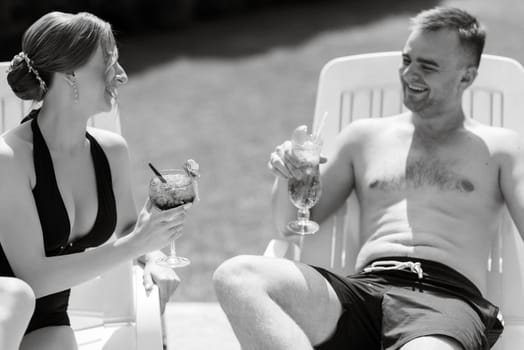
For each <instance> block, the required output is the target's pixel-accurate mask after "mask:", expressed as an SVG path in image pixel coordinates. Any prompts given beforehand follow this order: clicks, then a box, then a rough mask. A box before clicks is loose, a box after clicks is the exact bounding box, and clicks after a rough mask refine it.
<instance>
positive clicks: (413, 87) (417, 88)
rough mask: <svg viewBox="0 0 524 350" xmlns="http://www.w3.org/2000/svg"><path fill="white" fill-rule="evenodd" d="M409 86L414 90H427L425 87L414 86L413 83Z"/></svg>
mask: <svg viewBox="0 0 524 350" xmlns="http://www.w3.org/2000/svg"><path fill="white" fill-rule="evenodd" d="M408 87H409V88H410V89H411V90H413V91H417V92H423V91H426V89H425V88H421V87H417V86H413V85H408Z"/></svg>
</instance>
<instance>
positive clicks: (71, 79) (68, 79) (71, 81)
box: [62, 72, 76, 86]
mask: <svg viewBox="0 0 524 350" xmlns="http://www.w3.org/2000/svg"><path fill="white" fill-rule="evenodd" d="M62 77H63V78H64V79H65V81H66V82H67V83H68V84H69V85H70V86H74V85H75V84H76V78H75V72H70V73H64V74H62Z"/></svg>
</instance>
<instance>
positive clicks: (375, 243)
mask: <svg viewBox="0 0 524 350" xmlns="http://www.w3.org/2000/svg"><path fill="white" fill-rule="evenodd" d="M454 235H455V237H450V235H438V234H435V233H422V232H416V233H414V232H398V233H390V234H387V235H381V236H378V237H373V236H372V237H371V238H370V239H368V240H367V241H366V242H365V243H364V245H363V246H362V248H361V249H360V252H359V254H358V256H357V261H356V269H357V271H358V270H361V269H362V268H364V267H365V266H366V265H367V264H369V263H370V262H371V261H373V260H376V259H380V258H385V257H394V256H402V257H413V258H420V259H426V260H432V261H436V262H439V263H441V264H444V265H447V266H449V267H451V268H452V269H454V270H456V271H458V272H459V273H461V274H463V275H464V276H465V277H466V278H468V279H469V280H470V281H471V282H472V283H473V284H474V285H475V286H476V287H477V288H478V289H480V291H481V292H482V293H483V294H485V291H486V283H487V262H488V254H489V248H490V245H489V242H486V240H485V239H481V238H480V237H475V235H476V234H475V233H472V232H469V233H468V232H455V233H454ZM461 236H462V237H461ZM450 238H455V239H450ZM484 238H485V237H484Z"/></svg>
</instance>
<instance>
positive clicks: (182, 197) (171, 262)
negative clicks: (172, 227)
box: [149, 169, 196, 268]
mask: <svg viewBox="0 0 524 350" xmlns="http://www.w3.org/2000/svg"><path fill="white" fill-rule="evenodd" d="M160 174H161V175H162V177H163V179H165V181H166V182H163V180H162V179H161V178H160V177H159V176H154V177H153V178H151V181H150V182H149V198H150V200H151V202H152V203H153V205H154V206H155V208H157V209H158V210H167V209H172V208H176V207H178V206H180V205H184V204H187V203H192V202H193V201H194V200H195V198H196V190H195V181H194V178H193V177H192V176H190V175H189V174H188V173H187V172H186V171H185V170H182V169H167V170H160ZM157 263H158V264H160V265H164V266H168V267H171V268H175V267H182V266H187V265H189V264H190V263H191V262H190V260H189V259H188V258H184V257H180V256H177V255H176V246H175V240H173V241H171V246H170V254H169V255H168V256H166V257H165V258H162V259H159V260H157Z"/></svg>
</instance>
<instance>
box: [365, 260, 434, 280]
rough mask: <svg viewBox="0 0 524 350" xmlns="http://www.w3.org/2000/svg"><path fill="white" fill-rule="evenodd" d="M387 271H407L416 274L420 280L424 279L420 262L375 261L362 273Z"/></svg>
mask: <svg viewBox="0 0 524 350" xmlns="http://www.w3.org/2000/svg"><path fill="white" fill-rule="evenodd" d="M387 270H399V271H409V272H413V273H416V274H417V276H418V278H419V279H422V278H423V277H424V271H423V270H422V266H421V265H420V262H413V261H395V260H383V261H375V262H373V263H371V265H370V266H368V267H365V268H364V272H374V271H387Z"/></svg>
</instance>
